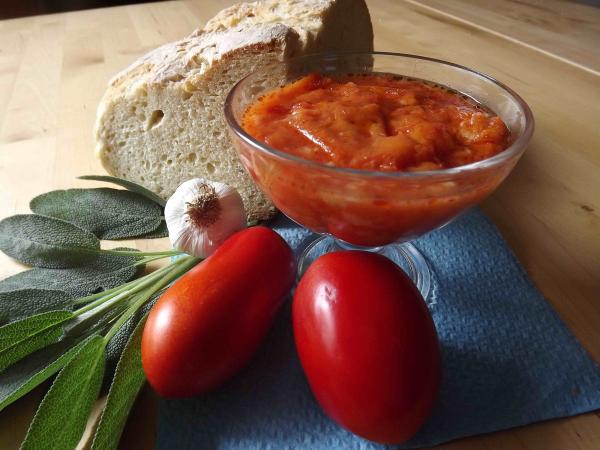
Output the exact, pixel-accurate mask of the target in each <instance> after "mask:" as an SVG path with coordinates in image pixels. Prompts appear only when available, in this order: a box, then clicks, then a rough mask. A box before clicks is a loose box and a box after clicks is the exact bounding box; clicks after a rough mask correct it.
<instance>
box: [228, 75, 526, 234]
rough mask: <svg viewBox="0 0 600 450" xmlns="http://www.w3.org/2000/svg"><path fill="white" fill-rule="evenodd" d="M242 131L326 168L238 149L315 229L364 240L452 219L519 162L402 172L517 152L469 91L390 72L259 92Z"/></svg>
mask: <svg viewBox="0 0 600 450" xmlns="http://www.w3.org/2000/svg"><path fill="white" fill-rule="evenodd" d="M242 127H243V128H244V130H245V131H246V132H247V133H248V134H250V135H251V136H253V137H254V138H255V139H257V140H259V141H262V142H264V143H266V144H268V145H269V146H270V147H272V148H275V149H277V150H280V151H282V152H285V153H289V154H291V155H295V156H297V157H300V158H302V159H304V160H310V161H315V162H318V163H320V164H319V165H314V164H312V165H311V164H306V163H301V162H298V161H294V160H292V159H287V158H280V157H276V156H274V155H272V154H270V153H268V152H259V151H255V150H252V148H251V147H252V146H251V145H250V144H248V143H246V142H244V143H241V144H238V150H239V153H240V157H241V158H242V161H243V162H244V164H245V165H246V167H247V168H248V169H249V171H250V173H251V175H252V176H253V178H254V179H255V181H256V182H257V183H258V184H259V186H261V188H262V189H263V190H264V191H265V192H266V193H267V194H268V195H269V197H271V199H272V200H273V202H274V203H275V205H276V206H277V207H278V208H279V209H281V210H282V211H283V212H284V213H286V214H287V215H288V216H290V217H291V218H292V219H294V220H296V221H297V222H299V223H301V224H303V225H305V226H307V227H309V228H311V229H313V230H314V231H317V232H326V233H330V234H333V235H334V236H336V237H338V238H340V239H343V240H345V241H347V242H350V243H352V244H357V245H382V244H387V243H390V242H393V241H406V240H410V239H413V238H415V237H417V236H419V235H421V234H423V233H425V232H427V231H430V230H432V229H434V228H436V227H438V226H440V225H443V224H444V223H446V222H448V221H449V220H450V219H452V218H453V217H454V216H456V215H457V214H458V213H460V212H461V211H462V210H464V209H466V208H468V207H470V206H472V205H474V204H476V203H477V202H479V201H480V200H482V199H483V198H484V197H485V196H487V195H488V194H489V193H490V192H491V191H492V190H493V189H494V188H495V187H496V186H497V185H498V184H499V183H500V182H501V181H502V179H503V178H504V177H505V176H506V175H507V173H508V171H510V168H511V167H512V165H513V164H503V165H501V166H500V167H495V168H490V169H488V168H485V167H484V168H482V169H480V170H479V169H478V170H474V171H468V172H464V173H460V174H447V175H444V174H442V175H440V176H429V175H427V176H424V177H402V176H398V177H396V176H393V175H392V174H391V172H419V171H424V170H427V171H436V170H439V169H445V168H450V167H457V166H461V165H465V164H468V163H472V162H476V161H480V160H483V159H486V158H489V157H491V156H493V155H495V154H497V153H499V152H501V151H502V150H504V149H505V148H506V147H508V145H509V143H510V142H509V141H510V135H509V132H508V129H507V127H506V126H505V125H504V123H503V122H502V120H501V119H500V118H499V117H498V116H496V115H495V114H493V113H492V112H491V111H489V110H487V109H485V108H483V107H481V106H479V105H477V104H476V103H475V102H474V101H472V100H471V99H469V98H467V97H466V96H463V95H461V94H459V93H457V92H453V91H450V90H448V89H444V88H442V87H439V86H435V85H432V84H429V83H427V82H423V81H418V80H410V79H405V78H401V77H395V76H391V75H386V74H371V75H347V76H340V77H336V78H330V77H325V76H322V75H318V74H312V75H307V76H305V77H303V78H301V79H299V80H298V81H296V82H294V83H291V84H289V85H287V86H284V87H282V88H279V89H276V90H274V91H272V92H270V93H267V94H266V95H264V96H262V97H260V98H259V99H257V100H256V101H255V102H254V103H252V104H251V105H250V106H249V107H248V109H247V110H246V112H245V114H244V116H243V120H242ZM515 162H516V161H515ZM328 166H335V167H341V168H353V169H362V170H367V171H369V172H362V171H361V172H348V171H337V170H331V169H330V168H328ZM373 171H376V172H379V173H381V172H385V173H387V174H389V175H387V176H386V175H378V174H376V173H374V172H373ZM390 175H391V176H390Z"/></svg>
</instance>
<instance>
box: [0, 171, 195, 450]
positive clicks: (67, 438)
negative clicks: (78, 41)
mask: <svg viewBox="0 0 600 450" xmlns="http://www.w3.org/2000/svg"><path fill="white" fill-rule="evenodd" d="M81 178H82V179H88V180H96V181H103V182H109V183H113V184H116V185H119V186H121V187H124V188H125V189H126V190H119V189H112V188H89V189H68V190H60V191H52V192H49V193H46V194H42V195H40V196H37V197H36V198H34V199H33V200H32V202H31V204H30V207H31V210H32V211H33V213H34V214H20V215H16V216H12V217H8V218H6V219H4V220H2V221H0V250H1V251H3V252H4V253H6V254H7V255H9V256H10V257H12V258H14V259H16V260H17V261H20V262H22V263H24V264H27V265H30V266H33V268H32V269H29V270H26V271H24V272H21V273H18V274H16V275H13V276H11V277H8V278H6V279H5V280H2V281H0V410H2V409H3V408H5V407H6V406H8V405H10V404H11V403H12V402H14V401H16V400H17V399H19V398H20V397H22V396H23V395H25V394H27V393H28V392H30V391H31V390H32V389H34V388H35V387H36V386H39V385H40V384H41V383H42V382H44V381H45V380H48V379H50V378H51V377H53V376H54V375H57V374H58V375H57V376H56V378H55V380H54V382H53V384H52V386H51V388H50V389H49V391H48V392H47V394H46V395H45V397H44V399H43V400H42V402H41V404H40V406H39V408H38V411H37V413H36V415H35V417H34V419H33V422H32V424H31V426H30V428H29V431H28V433H27V436H26V438H25V441H24V442H23V445H22V449H26V450H28V449H41V448H44V449H60V450H68V449H74V448H75V447H76V446H77V444H78V442H79V440H80V439H81V435H82V433H83V431H84V428H85V425H86V423H87V420H88V416H89V413H90V410H91V408H92V405H93V403H94V401H95V400H96V399H97V398H98V395H99V393H100V392H101V386H102V385H103V382H105V383H108V384H107V385H110V386H111V387H110V390H109V396H108V401H107V403H106V406H105V408H104V411H103V413H102V419H101V422H100V425H99V427H98V430H97V434H96V438H95V440H94V444H93V446H94V449H103V450H105V449H106V450H111V449H115V448H116V447H117V445H118V440H119V436H120V434H121V431H122V429H123V426H124V423H125V420H126V419H127V415H128V412H129V410H130V408H131V406H132V405H133V402H134V401H135V397H136V396H137V393H138V392H139V390H140V388H141V386H142V385H143V382H144V380H145V377H144V374H143V371H142V368H141V360H140V339H141V331H142V329H143V325H142V324H140V319H141V317H143V316H145V314H146V313H147V312H148V310H149V309H150V307H151V305H152V304H153V303H154V302H155V301H156V299H157V298H158V296H159V295H160V294H161V293H162V292H163V291H164V290H165V289H166V288H167V287H168V286H169V285H170V284H171V283H173V282H174V281H175V280H177V279H178V278H179V277H180V276H181V275H182V274H184V273H185V272H187V271H188V270H189V269H190V268H191V267H193V266H194V265H196V264H197V263H198V262H199V261H200V260H199V259H198V258H193V257H191V256H187V255H184V254H182V253H181V252H177V251H173V250H164V251H154V252H140V251H139V250H136V249H130V248H115V249H106V248H103V246H102V245H101V239H125V238H148V239H149V238H154V237H162V236H166V235H167V229H166V226H165V222H164V217H163V216H164V210H163V208H164V205H165V202H164V200H163V199H161V198H160V197H159V196H158V195H156V194H154V193H153V192H151V191H149V190H148V189H146V188H144V187H142V186H139V185H137V184H135V183H132V182H129V181H126V180H121V179H119V178H115V177H106V176H86V177H81ZM176 255H181V256H182V257H181V258H178V259H176V260H174V261H172V262H171V263H169V264H167V265H166V266H164V267H161V268H159V269H157V270H154V271H153V272H150V273H147V274H144V271H145V268H146V265H147V264H148V263H150V262H153V261H156V260H160V259H163V258H168V257H171V256H176ZM134 330H135V332H134ZM132 333H133V334H132ZM130 336H131V338H130ZM117 360H118V361H119V363H118V365H117V364H116V361H117ZM115 365H117V368H116V371H114V376H113V370H114V368H115ZM107 380H108V381H107ZM111 380H112V382H110V381H111Z"/></svg>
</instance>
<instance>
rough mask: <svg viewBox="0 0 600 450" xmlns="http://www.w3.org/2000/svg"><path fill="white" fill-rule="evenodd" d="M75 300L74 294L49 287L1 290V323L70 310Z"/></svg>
mask: <svg viewBox="0 0 600 450" xmlns="http://www.w3.org/2000/svg"><path fill="white" fill-rule="evenodd" d="M73 300H74V298H73V296H72V295H70V294H67V293H66V292H63V291H57V290H48V289H31V288H27V289H17V290H14V291H8V292H0V325H2V324H5V323H7V322H12V321H13V320H19V319H24V318H25V317H29V316H32V315H34V314H39V313H43V312H46V311H52V310H56V309H66V310H70V309H72V307H73Z"/></svg>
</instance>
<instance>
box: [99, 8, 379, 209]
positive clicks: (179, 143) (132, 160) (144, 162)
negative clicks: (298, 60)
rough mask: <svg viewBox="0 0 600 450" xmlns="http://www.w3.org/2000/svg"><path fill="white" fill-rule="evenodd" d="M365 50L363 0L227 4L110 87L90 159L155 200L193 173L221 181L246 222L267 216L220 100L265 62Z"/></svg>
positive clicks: (368, 34) (369, 43) (367, 34)
mask: <svg viewBox="0 0 600 450" xmlns="http://www.w3.org/2000/svg"><path fill="white" fill-rule="evenodd" d="M372 47H373V31H372V26H371V21H370V18H369V13H368V10H367V7H366V4H365V3H364V0H287V1H283V0H279V1H275V0H268V1H259V2H253V3H241V4H238V5H234V6H232V7H230V8H227V9H225V10H223V11H221V12H220V13H218V14H217V15H216V16H215V17H214V18H212V19H211V20H209V21H208V23H207V24H206V26H205V28H204V29H200V30H196V31H194V32H193V33H192V34H191V35H190V36H189V37H187V38H185V39H182V40H180V41H177V42H173V43H169V44H166V45H164V46H162V47H159V48H157V49H155V50H153V51H151V52H150V53H148V54H147V55H145V56H143V57H142V58H140V59H139V60H137V61H136V62H134V63H133V64H132V65H131V66H129V67H128V68H127V69H125V70H124V71H123V72H121V73H119V74H117V75H116V76H115V77H114V78H113V79H112V80H111V81H110V83H109V86H108V89H107V91H106V93H105V95H104V97H103V99H102V101H101V102H100V105H99V107H98V113H97V119H96V127H95V140H96V154H97V156H98V157H99V158H100V160H101V161H102V164H103V166H104V167H105V169H106V170H107V171H108V172H109V173H110V174H112V175H115V176H118V177H122V178H125V179H127V180H131V181H134V182H136V183H140V184H142V185H143V186H145V187H147V188H149V189H151V190H153V191H154V192H156V193H157V194H159V195H160V196H162V197H164V198H168V197H169V196H170V195H171V194H172V193H173V192H174V191H175V189H176V188H177V187H178V186H179V185H180V184H181V183H183V182H184V181H186V180H188V179H190V178H194V177H201V178H207V179H210V180H214V181H220V182H222V183H226V184H229V185H231V186H233V187H235V188H236V189H237V190H238V191H239V192H240V195H241V196H242V199H243V200H244V205H245V207H246V211H247V213H248V218H249V220H261V219H267V218H269V217H271V216H273V214H274V213H275V208H274V206H273V205H272V203H271V202H270V201H269V200H268V199H267V198H266V197H265V196H264V195H263V194H262V192H261V191H260V190H259V189H258V188H257V187H256V186H255V185H254V183H253V182H252V180H251V179H250V177H249V176H248V174H247V173H246V171H245V169H244V168H243V166H242V165H241V163H240V162H239V160H238V158H237V155H236V153H235V150H234V148H233V146H232V144H231V142H230V140H229V136H228V135H227V126H226V124H225V119H224V117H223V104H224V102H225V98H226V96H227V94H228V93H229V90H230V89H231V87H232V86H233V85H234V84H235V83H236V82H237V81H238V80H240V79H241V78H243V77H244V76H245V75H247V74H248V73H250V72H252V71H254V70H256V69H259V68H260V67H262V66H264V65H266V64H269V63H272V62H274V61H279V60H282V59H286V58H290V57H293V56H296V55H300V54H308V53H316V52H324V51H348V50H352V51H370V50H372Z"/></svg>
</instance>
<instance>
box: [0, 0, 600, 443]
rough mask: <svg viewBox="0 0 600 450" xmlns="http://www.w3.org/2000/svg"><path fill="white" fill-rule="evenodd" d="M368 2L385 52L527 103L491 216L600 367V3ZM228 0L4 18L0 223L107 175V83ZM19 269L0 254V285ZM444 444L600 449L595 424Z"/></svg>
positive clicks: (4, 422)
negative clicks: (482, 80)
mask: <svg viewBox="0 0 600 450" xmlns="http://www.w3.org/2000/svg"><path fill="white" fill-rule="evenodd" d="M367 1H368V4H369V8H370V10H371V15H372V20H373V24H374V27H375V47H376V49H377V50H387V51H398V52H406V53H417V54H422V55H427V56H433V57H437V58H442V59H447V60H450V61H453V62H456V63H459V64H463V65H466V66H469V67H472V68H475V69H477V70H480V71H483V72H486V73H488V74H491V75H492V76H494V77H496V78H498V79H500V80H501V81H503V82H505V83H507V84H508V85H510V86H511V87H513V88H514V89H515V90H516V91H517V92H519V93H520V94H521V95H522V96H523V97H524V98H525V99H526V101H527V102H528V103H529V104H530V105H531V107H532V109H533V112H534V114H535V117H536V121H537V130H536V133H535V136H534V138H533V142H532V144H531V146H530V148H529V149H528V150H527V152H526V153H525V156H524V157H523V159H522V160H521V162H520V163H519V165H518V166H517V168H516V169H515V171H514V173H513V174H512V175H511V176H510V178H509V179H508V180H507V181H506V182H505V183H504V185H503V186H502V187H501V188H500V189H499V190H498V192H497V193H496V194H494V195H493V197H492V198H490V199H489V200H488V201H486V202H485V204H484V210H485V212H486V213H487V214H488V215H489V216H490V217H491V218H492V219H493V220H494V222H495V223H496V224H497V225H498V227H499V228H500V230H501V231H502V233H503V234H504V236H505V237H506V239H507V240H508V242H509V243H510V244H511V246H512V248H513V249H514V250H515V252H516V254H517V256H518V257H519V259H520V261H521V262H522V263H523V265H524V266H525V268H526V270H527V272H528V273H529V275H530V276H531V278H532V279H533V280H534V282H535V284H536V285H537V286H538V287H539V288H540V289H541V290H542V292H543V293H544V295H545V296H546V297H547V299H548V301H549V302H550V303H551V304H552V306H553V307H554V308H555V309H556V311H557V312H558V314H559V315H560V316H561V317H562V319H563V320H564V321H565V322H566V324H567V325H568V326H569V328H570V329H571V330H572V331H573V333H574V334H575V335H576V336H577V338H578V339H579V341H580V342H581V343H582V344H583V346H584V347H585V348H586V349H587V350H588V351H589V352H590V353H591V354H592V356H593V357H594V358H595V359H596V361H600V301H599V300H600V294H599V293H600V72H599V71H600V9H596V8H593V7H591V6H585V5H580V4H574V3H570V2H567V1H560V0H548V1H542V0H518V1H517V0H512V1H508V0H506V1H495V0H479V1H476V0H471V1H469V0H454V1H444V0H423V1H415V0H367ZM231 3H233V2H232V1H231V0H206V1H202V0H197V1H176V2H165V3H149V4H145V5H137V6H125V7H119V8H111V9H101V10H90V11H81V12H74V13H67V14H59V15H48V16H39V17H32V18H24V19H15V20H8V21H1V22H0V218H1V217H5V216H8V215H11V214H14V213H17V212H26V211H27V210H28V207H27V205H28V201H29V199H30V198H32V197H33V196H35V195H36V194H39V193H42V192H45V191H48V190H51V189H56V188H67V187H77V186H91V184H89V182H88V183H84V182H81V181H77V180H75V179H74V178H75V177H76V176H77V175H81V174H92V173H102V169H101V167H100V165H99V163H98V162H97V161H96V160H95V159H94V158H93V156H92V148H93V147H92V126H93V123H94V117H95V109H96V105H97V104H98V101H99V99H100V97H101V95H102V93H103V91H104V88H105V85H106V82H107V80H108V79H109V78H110V77H111V75H113V74H114V73H116V72H117V71H119V70H121V69H122V68H124V67H125V66H126V65H127V64H129V63H130V62H132V61H133V60H134V59H135V58H136V57H138V56H140V55H142V54H144V53H146V52H147V51H148V50H150V49H152V48H154V47H156V46H159V45H161V44H163V43H165V42H168V41H172V40H175V39H178V38H180V37H183V36H185V35H186V34H188V33H189V32H190V31H191V30H192V29H194V28H195V27H198V26H200V25H202V23H203V22H204V21H206V20H207V19H208V18H209V17H211V16H212V15H213V14H214V13H216V12H217V11H218V10H219V9H221V8H223V7H224V6H227V5H229V4H231ZM129 244H133V245H135V244H136V243H129ZM137 244H138V246H139V247H140V248H145V247H146V246H147V245H148V244H147V242H140V243H137ZM153 245H155V246H159V247H160V246H161V245H162V246H163V247H164V246H165V245H166V244H165V243H164V242H163V243H161V242H160V241H159V242H154V243H153ZM18 270H21V267H19V266H18V265H17V264H15V263H14V262H12V261H11V260H9V258H7V257H5V256H4V255H0V278H1V277H4V276H8V275H10V274H12V273H15V272H16V271H18ZM40 395H41V391H40V390H38V391H35V392H34V393H32V394H30V395H28V396H27V397H25V398H24V399H22V400H21V401H19V402H17V403H16V404H15V405H12V406H11V407H9V408H7V409H6V410H5V411H3V412H2V413H0V448H1V449H12V448H17V447H18V442H20V439H21V438H22V436H23V435H24V433H25V431H26V428H27V425H28V422H29V419H30V417H31V415H32V413H33V412H34V410H35V407H36V404H37V401H38V400H39V398H40ZM155 414H156V401H155V398H154V397H153V395H152V394H151V393H149V392H146V393H145V394H144V395H143V396H142V398H141V401H140V403H139V404H138V407H137V409H136V411H135V412H134V414H133V415H132V418H131V420H130V423H129V425H128V428H127V430H126V433H125V438H124V440H123V442H124V443H123V445H122V447H123V448H126V449H128V450H129V449H137V448H140V449H141V448H152V442H153V437H154V430H155V421H154V417H155ZM49 439H51V437H49ZM438 448H440V449H445V450H458V449H461V450H469V449H478V450H480V449H484V450H485V449H489V450H504V449H511V450H512V449H527V450H541V449H543V450H571V449H589V450H594V449H599V448H600V415H599V414H598V412H595V413H589V414H585V415H581V416H578V417H574V418H568V419H561V420H553V421H550V422H546V423H541V424H536V425H530V426H527V427H522V428H518V429H512V430H508V431H504V432H499V433H494V434H489V435H484V436H477V437H473V438H469V439H463V440H460V441H457V442H454V443H450V444H446V445H442V446H440V447H438Z"/></svg>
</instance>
